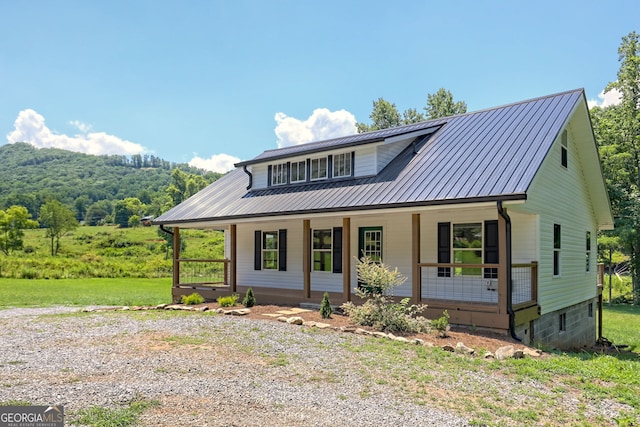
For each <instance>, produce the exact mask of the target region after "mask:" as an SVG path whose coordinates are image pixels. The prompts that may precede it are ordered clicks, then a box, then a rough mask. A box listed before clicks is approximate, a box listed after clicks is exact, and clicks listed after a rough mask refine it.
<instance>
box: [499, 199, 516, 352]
mask: <svg viewBox="0 0 640 427" xmlns="http://www.w3.org/2000/svg"><path fill="white" fill-rule="evenodd" d="M497 205H498V214H499V215H500V216H501V217H502V218H503V219H504V220H505V222H506V228H507V230H506V231H507V247H506V248H505V250H506V251H507V313H508V314H509V334H510V335H511V338H513V339H514V340H516V341H519V342H522V338H520V337H519V336H517V335H516V331H515V318H516V314H515V312H514V311H513V280H512V277H511V266H512V264H513V263H512V261H511V218H509V215H508V214H507V212H506V211H505V210H504V208H503V207H502V200H498V202H497Z"/></svg>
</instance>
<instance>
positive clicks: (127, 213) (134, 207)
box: [113, 197, 144, 228]
mask: <svg viewBox="0 0 640 427" xmlns="http://www.w3.org/2000/svg"><path fill="white" fill-rule="evenodd" d="M143 213H144V205H143V204H142V202H141V201H140V199H138V198H137V197H127V198H126V199H123V200H119V201H117V202H116V204H115V206H114V208H113V214H114V219H113V222H114V223H115V224H116V225H118V226H119V227H120V228H127V227H129V218H131V217H132V216H133V215H137V216H138V217H141V216H143Z"/></svg>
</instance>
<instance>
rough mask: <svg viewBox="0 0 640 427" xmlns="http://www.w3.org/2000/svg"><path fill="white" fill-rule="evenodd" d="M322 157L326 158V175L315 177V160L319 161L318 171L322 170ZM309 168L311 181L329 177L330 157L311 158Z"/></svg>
mask: <svg viewBox="0 0 640 427" xmlns="http://www.w3.org/2000/svg"><path fill="white" fill-rule="evenodd" d="M322 159H324V176H322V177H320V176H319V177H317V178H314V177H313V162H314V161H315V162H318V171H320V167H319V166H320V161H321V160H322ZM309 169H310V171H309V178H310V180H311V181H321V180H323V179H327V178H329V157H328V156H325V157H316V158H313V159H310V161H309Z"/></svg>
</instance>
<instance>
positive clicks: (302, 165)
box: [291, 160, 307, 183]
mask: <svg viewBox="0 0 640 427" xmlns="http://www.w3.org/2000/svg"><path fill="white" fill-rule="evenodd" d="M306 180H307V162H306V161H304V160H303V161H301V162H292V163H291V182H292V183H294V182H304V181H306Z"/></svg>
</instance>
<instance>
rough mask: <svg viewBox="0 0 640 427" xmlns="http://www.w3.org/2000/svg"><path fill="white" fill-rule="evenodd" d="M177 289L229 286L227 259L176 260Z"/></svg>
mask: <svg viewBox="0 0 640 427" xmlns="http://www.w3.org/2000/svg"><path fill="white" fill-rule="evenodd" d="M177 263H178V271H179V274H178V276H179V280H178V283H177V284H174V286H177V287H212V288H213V287H221V286H229V263H230V261H229V260H228V259H178V260H177Z"/></svg>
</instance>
